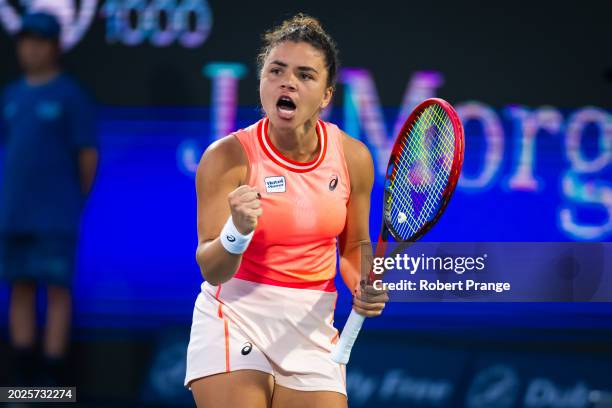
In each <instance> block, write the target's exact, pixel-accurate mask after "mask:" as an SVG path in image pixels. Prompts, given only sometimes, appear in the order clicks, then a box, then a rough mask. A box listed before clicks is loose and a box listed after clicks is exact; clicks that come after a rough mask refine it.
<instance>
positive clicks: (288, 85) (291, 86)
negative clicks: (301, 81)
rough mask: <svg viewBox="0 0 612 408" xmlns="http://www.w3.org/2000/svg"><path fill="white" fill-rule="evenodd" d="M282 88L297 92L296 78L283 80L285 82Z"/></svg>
mask: <svg viewBox="0 0 612 408" xmlns="http://www.w3.org/2000/svg"><path fill="white" fill-rule="evenodd" d="M281 88H283V89H289V90H291V91H294V90H295V78H293V76H286V77H285V78H283V82H282V83H281Z"/></svg>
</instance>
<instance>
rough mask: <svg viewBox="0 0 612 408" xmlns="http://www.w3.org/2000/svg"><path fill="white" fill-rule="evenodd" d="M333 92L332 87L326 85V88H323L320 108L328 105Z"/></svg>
mask: <svg viewBox="0 0 612 408" xmlns="http://www.w3.org/2000/svg"><path fill="white" fill-rule="evenodd" d="M333 94H334V88H332V87H331V86H328V87H327V89H325V94H324V95H323V101H322V102H321V110H323V109H325V108H327V105H329V103H330V102H331V100H332V96H333Z"/></svg>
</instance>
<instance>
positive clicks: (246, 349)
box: [240, 342, 253, 356]
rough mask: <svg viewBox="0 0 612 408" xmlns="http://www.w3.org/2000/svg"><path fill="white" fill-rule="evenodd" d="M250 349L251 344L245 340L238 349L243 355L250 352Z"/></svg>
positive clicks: (251, 347) (251, 348)
mask: <svg viewBox="0 0 612 408" xmlns="http://www.w3.org/2000/svg"><path fill="white" fill-rule="evenodd" d="M251 350H253V345H252V344H251V343H249V342H246V343H244V346H242V350H240V354H242V355H243V356H246V355H247V354H249V353H250V352H251Z"/></svg>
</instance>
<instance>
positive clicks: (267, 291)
mask: <svg viewBox="0 0 612 408" xmlns="http://www.w3.org/2000/svg"><path fill="white" fill-rule="evenodd" d="M337 296H338V294H337V292H323V291H317V290H310V289H294V288H285V287H279V286H272V285H266V284H261V283H254V282H250V281H245V280H241V279H236V278H233V279H231V280H229V281H228V282H226V283H224V284H222V285H219V286H212V285H210V284H208V283H207V282H204V283H203V284H202V291H201V293H200V294H199V295H198V298H197V300H196V303H195V307H194V310H193V323H192V326H191V338H190V341H189V347H188V349H187V373H186V376H185V386H186V387H188V388H189V386H190V384H191V382H193V381H194V380H197V379H199V378H202V377H206V376H209V375H213V374H219V373H226V372H230V371H236V370H248V369H250V370H258V371H262V372H265V373H268V374H271V375H272V376H274V380H275V383H276V384H279V385H281V386H283V387H287V388H291V389H295V390H300V391H335V392H339V393H341V394H344V395H346V371H345V366H344V365H341V364H338V363H335V362H333V361H332V360H331V354H330V353H331V348H332V345H333V344H334V343H335V342H337V340H338V331H337V330H336V329H335V328H334V326H333V319H334V309H335V306H336V299H337Z"/></svg>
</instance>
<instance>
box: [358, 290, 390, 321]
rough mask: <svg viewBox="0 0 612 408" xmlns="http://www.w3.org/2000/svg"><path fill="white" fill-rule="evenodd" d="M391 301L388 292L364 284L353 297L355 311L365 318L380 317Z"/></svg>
mask: <svg viewBox="0 0 612 408" xmlns="http://www.w3.org/2000/svg"><path fill="white" fill-rule="evenodd" d="M388 301H389V294H388V291H387V290H377V289H374V286H372V285H370V284H368V285H366V284H365V282H362V283H361V284H360V285H359V286H358V287H357V289H355V293H354V296H353V310H355V311H356V312H357V313H359V314H360V315H362V316H365V317H376V316H380V315H381V313H382V311H383V309H384V308H385V304H386V303H387V302H388Z"/></svg>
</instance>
